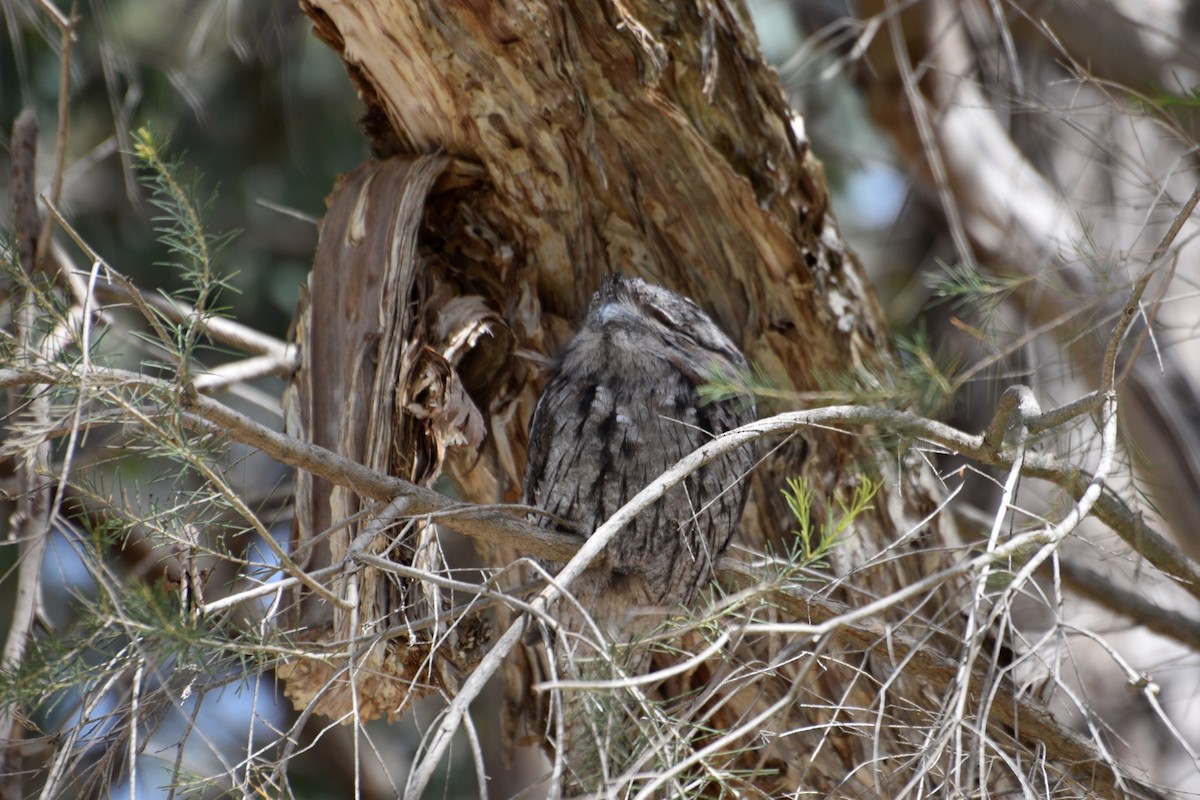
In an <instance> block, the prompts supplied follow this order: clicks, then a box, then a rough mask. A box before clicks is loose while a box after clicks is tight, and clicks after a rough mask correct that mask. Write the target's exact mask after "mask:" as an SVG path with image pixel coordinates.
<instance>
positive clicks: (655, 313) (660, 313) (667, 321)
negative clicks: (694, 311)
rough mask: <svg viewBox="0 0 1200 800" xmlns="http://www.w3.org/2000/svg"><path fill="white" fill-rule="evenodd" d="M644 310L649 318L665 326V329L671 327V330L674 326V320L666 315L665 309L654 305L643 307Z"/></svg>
mask: <svg viewBox="0 0 1200 800" xmlns="http://www.w3.org/2000/svg"><path fill="white" fill-rule="evenodd" d="M645 309H646V313H647V314H648V315H649V316H650V317H651V318H653V319H655V320H657V321H658V322H661V323H662V324H663V325H666V326H667V327H671V328H673V327H675V326H676V322H675V319H674V318H673V317H672V316H671V315H670V314H668V313H667V312H666V310H665V309H662V308H660V307H659V306H656V305H647V306H646V307H645Z"/></svg>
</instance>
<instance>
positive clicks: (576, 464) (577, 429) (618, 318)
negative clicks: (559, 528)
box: [525, 275, 754, 622]
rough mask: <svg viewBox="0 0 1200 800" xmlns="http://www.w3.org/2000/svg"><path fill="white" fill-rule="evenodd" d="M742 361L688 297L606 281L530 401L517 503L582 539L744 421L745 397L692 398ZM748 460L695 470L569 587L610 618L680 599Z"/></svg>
mask: <svg viewBox="0 0 1200 800" xmlns="http://www.w3.org/2000/svg"><path fill="white" fill-rule="evenodd" d="M745 365H746V359H745V357H743V356H742V354H741V352H739V351H738V348H737V346H736V345H734V343H733V342H732V341H730V339H729V337H728V336H726V335H725V334H724V333H723V332H722V331H721V330H720V328H718V327H717V325H716V323H715V322H713V321H712V319H711V318H709V316H708V315H707V314H705V313H704V312H703V311H701V310H700V308H699V307H698V306H697V305H696V304H695V303H693V302H692V301H691V300H688V299H687V298H685V297H682V296H680V295H678V294H675V293H674V292H671V291H669V290H667V289H664V288H662V287H661V286H655V285H653V284H649V283H646V282H645V281H643V280H641V279H638V278H624V277H621V276H620V275H616V276H612V277H610V278H608V279H607V280H606V281H605V282H604V285H603V286H602V287H601V288H600V290H599V291H598V292H596V294H595V296H593V298H592V303H591V307H590V308H589V310H588V314H587V319H586V321H585V322H584V324H583V327H582V328H581V329H580V331H579V332H578V334H576V336H575V338H574V339H572V341H571V343H570V344H569V345H568V346H567V349H566V351H565V352H564V353H563V355H562V359H561V361H560V363H559V365H558V368H557V370H556V371H555V373H554V375H553V376H552V377H551V379H550V382H549V383H548V384H547V386H546V389H545V391H544V392H543V394H542V397H541V399H540V400H539V401H538V405H537V409H536V410H535V412H534V415H533V422H532V424H531V426H530V434H529V439H530V441H529V459H528V463H527V465H526V469H525V501H526V502H527V503H528V504H530V505H534V506H537V507H539V508H543V509H545V510H546V511H549V512H551V513H552V514H555V515H556V516H558V517H561V518H563V519H566V520H570V521H571V522H572V524H573V525H574V526H575V528H576V530H577V531H579V532H581V533H584V534H585V535H590V534H591V532H592V531H593V530H595V528H596V527H597V526H599V525H600V523H602V522H604V521H605V520H606V519H608V517H609V516H610V515H611V514H612V513H613V512H615V511H616V510H617V509H619V508H620V507H621V506H622V505H624V504H625V502H626V501H628V500H629V499H630V498H632V497H633V496H634V495H635V494H636V493H637V492H639V491H641V489H643V488H644V487H645V486H646V485H647V484H648V483H650V482H651V481H652V480H654V479H655V478H656V477H658V476H659V474H661V473H662V472H663V471H664V470H665V469H667V468H668V467H670V466H671V465H672V464H674V463H675V462H676V461H678V460H679V459H680V458H682V457H683V456H685V455H687V454H688V453H690V452H692V451H693V450H695V449H696V448H697V447H699V446H700V445H702V444H704V443H705V442H707V441H709V440H710V439H711V438H712V437H713V436H715V435H716V434H719V433H722V432H724V431H727V430H730V429H732V428H735V427H737V426H739V425H742V424H744V423H746V422H748V421H750V420H751V419H753V416H754V409H753V406H752V405H751V404H750V403H749V401H747V400H746V399H743V398H734V399H731V400H727V401H722V402H714V403H707V404H702V403H701V401H700V396H699V392H698V387H699V386H700V385H702V384H703V383H705V382H706V380H708V379H709V378H710V377H711V370H712V368H713V367H717V368H721V369H723V371H724V372H725V373H726V374H733V372H734V371H735V370H738V369H740V368H743V367H745ZM751 464H752V453H751V451H750V449H749V448H746V449H743V450H741V451H738V452H736V453H734V454H732V455H730V456H728V457H725V458H722V459H719V460H717V461H714V462H713V463H711V464H709V465H707V466H706V467H704V468H702V469H700V470H699V471H697V472H695V473H693V474H692V475H691V476H689V477H688V478H687V479H686V480H685V481H684V482H683V483H682V484H680V485H679V486H677V487H675V489H673V490H672V491H671V492H669V493H668V494H667V495H666V496H665V497H663V498H662V499H661V500H659V501H658V502H657V503H656V504H655V505H653V506H651V507H650V508H649V509H647V510H646V511H644V512H643V513H642V514H641V515H639V516H638V517H637V518H636V519H634V520H633V521H632V522H631V523H629V525H628V526H626V528H625V529H624V530H622V531H621V532H620V533H618V534H617V537H616V539H615V540H613V542H612V543H611V544H610V545H609V547H608V549H607V551H606V553H605V559H604V561H603V562H601V563H596V564H594V565H593V567H592V568H591V569H590V570H589V571H588V572H587V573H585V574H584V575H583V576H581V577H580V578H579V579H578V580H577V581H576V582H575V583H574V585H573V586H572V591H573V592H574V593H575V595H576V596H577V597H579V598H580V600H581V601H583V603H584V604H585V606H586V607H587V608H588V609H589V610H590V611H592V612H593V613H594V614H596V616H597V617H598V618H599V617H604V618H607V619H608V620H609V621H610V622H611V621H616V619H617V616H618V615H619V614H621V613H622V611H623V613H624V614H628V613H630V611H632V610H634V609H636V608H638V607H644V606H648V605H649V606H673V605H676V604H680V603H687V602H689V601H690V600H691V599H692V598H693V597H694V596H695V594H696V591H697V589H698V588H699V587H700V586H702V585H703V583H704V582H705V581H706V580H707V579H708V578H709V576H710V575H711V565H712V562H713V560H714V559H715V557H716V556H717V555H719V554H720V553H721V551H722V550H724V549H725V546H726V545H727V544H728V543H729V539H730V537H731V536H733V533H734V531H735V530H736V529H737V526H738V521H739V520H740V518H741V515H742V509H743V507H744V506H745V502H746V492H747V488H748V485H749V480H748V477H747V472H748V470H749V469H750V467H751ZM534 521H536V522H537V523H538V524H540V525H543V526H545V527H551V526H553V525H554V524H555V523H554V522H553V521H552V520H549V519H547V518H546V517H544V516H539V517H535V518H534Z"/></svg>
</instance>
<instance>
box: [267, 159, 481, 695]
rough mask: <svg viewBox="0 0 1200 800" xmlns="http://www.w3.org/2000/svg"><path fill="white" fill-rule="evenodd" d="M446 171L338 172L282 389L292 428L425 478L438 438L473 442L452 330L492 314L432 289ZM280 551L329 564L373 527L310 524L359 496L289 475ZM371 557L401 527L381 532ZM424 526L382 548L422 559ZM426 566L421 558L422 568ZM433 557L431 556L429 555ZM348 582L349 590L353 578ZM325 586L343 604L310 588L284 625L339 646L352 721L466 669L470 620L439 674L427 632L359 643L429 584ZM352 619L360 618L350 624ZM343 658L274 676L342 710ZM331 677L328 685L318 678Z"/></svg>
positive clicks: (448, 179)
mask: <svg viewBox="0 0 1200 800" xmlns="http://www.w3.org/2000/svg"><path fill="white" fill-rule="evenodd" d="M439 179H440V180H441V187H442V188H443V189H445V188H446V187H448V186H450V185H452V183H453V182H454V181H455V180H456V179H457V178H456V177H455V175H454V172H453V170H452V169H451V163H450V161H449V159H446V158H442V157H429V156H423V157H417V158H413V159H399V158H396V159H390V160H388V161H384V162H382V163H379V164H367V165H364V166H362V167H360V168H359V169H357V170H355V171H354V172H353V173H351V174H350V175H347V176H345V177H344V178H343V179H342V181H341V182H340V184H339V185H338V187H337V189H336V191H335V192H334V195H333V197H332V198H331V202H330V213H329V214H328V216H326V218H325V221H324V223H323V225H322V228H321V237H320V242H319V244H318V247H317V255H316V259H315V262H314V265H313V272H312V276H311V278H310V285H309V292H308V297H307V299H306V303H307V307H306V309H305V310H304V311H303V312H302V313H301V315H300V319H299V321H298V325H297V330H298V334H297V335H298V339H299V340H300V342H301V343H302V345H303V346H302V347H301V354H302V360H301V366H300V369H299V371H298V373H297V377H296V380H295V381H294V383H293V387H292V389H291V391H290V392H289V394H288V398H287V401H286V403H285V406H286V408H287V424H288V429H289V432H293V433H294V434H295V435H298V436H300V437H301V438H304V439H305V440H307V441H311V442H313V443H315V444H318V445H321V446H322V447H327V448H329V449H331V450H335V451H337V452H338V453H340V454H342V455H345V456H348V457H349V458H352V459H354V460H355V461H357V462H359V463H361V464H364V465H366V466H368V467H370V468H372V469H376V470H379V471H381V472H385V473H388V474H392V475H397V476H400V477H403V478H405V479H407V480H410V481H412V482H413V483H417V484H421V485H426V486H428V485H429V484H431V483H432V482H433V480H434V479H435V478H436V477H437V476H438V474H440V472H441V466H442V461H443V459H444V458H445V454H446V448H447V447H449V446H452V445H465V446H467V447H469V448H470V449H471V450H472V451H473V450H474V449H476V448H478V446H479V444H480V442H481V440H482V438H483V420H482V418H481V416H480V414H479V410H478V409H477V408H476V407H475V405H474V403H473V402H472V401H471V399H470V397H469V396H468V394H467V392H466V391H465V389H464V388H463V386H462V383H461V381H460V380H459V377H458V373H457V371H456V370H455V367H454V364H453V363H452V362H453V361H454V360H456V359H457V357H458V356H459V355H461V352H462V349H463V343H464V341H471V340H472V339H473V337H476V336H478V335H480V332H481V331H482V330H486V327H487V325H488V324H489V322H490V321H491V319H492V317H493V316H494V315H489V314H488V313H487V310H486V308H485V307H484V306H483V304H482V303H479V302H475V303H471V302H469V300H468V299H467V298H464V297H456V296H455V293H452V292H448V291H446V290H444V289H443V288H441V286H440V280H439V275H438V273H435V272H432V271H429V270H427V269H425V268H424V267H425V261H424V259H423V258H422V257H421V256H420V254H419V253H418V248H417V239H418V231H419V229H420V226H421V224H422V219H423V216H424V212H425V206H426V202H427V199H428V195H429V193H430V192H431V191H436V188H435V187H436V186H437V185H438V181H439ZM296 485H297V489H296V500H297V503H296V505H297V509H296V517H295V530H294V533H293V542H292V544H293V547H294V549H295V552H296V553H297V556H298V557H297V560H298V561H302V563H304V564H305V566H306V567H307V568H308V569H310V570H311V569H317V568H320V567H323V566H327V565H329V564H331V563H335V562H338V561H340V560H341V559H342V558H343V557H344V556H345V555H346V551H347V548H348V546H349V543H350V542H351V541H352V540H353V539H354V537H355V536H356V535H357V534H358V533H360V532H361V531H363V530H364V529H365V528H366V527H367V526H368V525H369V524H370V523H371V520H372V518H373V517H374V514H372V513H368V514H365V515H364V516H363V517H362V518H360V519H359V520H357V521H355V522H354V523H352V524H348V525H346V526H344V527H343V528H341V529H340V530H339V531H338V532H336V533H335V535H332V536H328V537H326V538H320V534H321V533H322V532H323V531H327V530H329V529H330V528H331V527H332V526H334V525H336V524H338V523H341V522H343V521H344V520H347V519H351V518H353V517H354V515H356V514H358V513H359V512H360V511H364V510H368V511H369V510H370V509H369V508H367V507H365V506H364V505H363V504H362V503H361V502H360V499H359V497H358V496H357V495H355V494H354V493H353V492H351V491H349V490H348V489H346V488H344V487H336V486H332V485H331V484H329V483H328V482H326V481H324V480H322V479H320V478H315V477H313V476H312V475H310V474H309V473H306V472H303V471H300V472H298V474H297V481H296ZM381 533H384V534H386V535H381V536H380V537H379V538H378V541H377V543H376V546H375V547H376V552H379V551H382V550H384V549H387V548H388V546H389V545H390V544H391V540H392V538H393V536H396V535H397V533H398V531H390V532H389V531H387V529H385V530H384V531H382V532H381ZM427 535H428V532H427V531H426V530H425V527H424V526H415V527H414V528H413V529H412V530H410V531H409V532H408V533H407V534H406V536H405V537H404V538H403V539H402V540H401V541H400V542H399V545H400V546H399V547H397V548H396V549H395V550H394V551H392V555H391V557H392V558H394V559H395V560H397V561H399V562H400V563H402V564H405V565H413V564H414V563H416V562H418V561H419V559H421V558H423V557H427V554H428V553H429V552H430V550H429V549H428V548H427V547H425V545H426V544H427V542H426V538H427ZM426 566H430V565H426ZM434 566H436V565H434ZM351 584H353V585H351ZM330 588H331V589H332V590H333V591H334V593H335V594H336V595H337V596H338V597H339V598H341V599H343V600H348V601H349V602H350V603H351V605H354V604H356V603H357V607H356V608H355V609H354V610H353V611H347V610H343V609H341V608H334V607H332V606H330V605H329V604H327V603H324V602H321V601H320V599H319V598H316V597H314V596H312V595H303V594H301V596H300V597H298V598H297V599H298V600H299V602H298V603H297V604H296V609H297V611H298V612H299V616H298V618H297V619H294V620H293V622H294V624H297V625H299V626H300V634H301V636H302V638H304V639H305V640H307V641H310V642H320V641H329V640H333V641H348V640H349V641H352V642H354V643H355V645H354V650H355V653H354V662H355V663H354V669H355V670H359V669H362V668H364V667H366V668H367V669H363V673H364V674H363V675H362V676H355V688H356V689H357V691H358V692H359V693H360V698H359V701H358V710H359V713H361V714H362V715H363V717H364V718H373V717H376V716H380V715H382V714H391V713H393V712H394V711H396V710H397V709H399V708H402V707H404V706H405V704H406V703H407V702H409V701H411V700H412V699H415V698H417V697H420V696H422V695H423V694H425V693H427V692H429V691H433V690H436V689H438V688H446V687H444V686H443V682H444V681H446V680H450V681H451V683H453V682H454V679H453V677H452V673H453V672H454V670H455V669H456V668H462V667H466V666H469V665H470V663H471V662H472V661H473V660H474V659H475V658H476V656H475V655H474V652H475V651H476V650H477V648H478V647H479V646H480V645H481V644H483V640H484V635H483V634H484V631H483V630H482V628H478V627H476V628H472V626H471V624H470V623H469V622H467V624H465V626H463V627H459V628H457V629H456V631H457V632H456V633H455V634H452V635H450V636H449V638H448V639H445V640H444V642H443V646H442V648H441V649H440V650H439V655H440V656H441V657H440V658H438V659H437V660H436V661H437V663H438V664H439V665H441V670H440V671H439V673H438V674H436V675H435V674H420V670H421V665H422V663H423V662H424V661H425V660H426V658H427V657H428V655H429V653H430V651H431V645H430V644H429V643H430V641H434V640H435V638H434V637H443V636H446V631H445V630H441V629H438V628H434V629H431V630H429V631H426V632H423V633H422V634H421V635H419V636H416V637H409V638H406V639H404V640H392V641H390V642H388V643H386V644H384V643H380V642H378V641H376V640H375V639H371V638H366V639H364V638H363V637H364V636H367V635H368V634H369V633H371V632H376V631H377V630H378V625H376V624H375V623H376V622H377V621H379V620H387V619H390V618H392V617H393V616H394V615H398V616H399V618H402V619H415V618H418V617H423V616H428V614H429V613H430V612H431V611H433V610H435V609H436V610H441V606H442V605H443V603H442V601H441V600H440V599H439V598H438V597H437V595H436V590H433V591H432V592H431V593H430V594H428V595H427V594H426V588H427V587H424V586H422V585H421V584H419V583H414V585H413V586H411V587H408V589H407V590H406V591H403V592H401V591H397V590H396V587H394V586H393V585H391V584H389V583H387V582H386V580H385V579H384V577H383V576H382V574H381V573H379V572H378V571H376V570H370V569H364V570H362V571H361V572H359V573H358V574H357V575H356V576H343V577H341V578H339V579H337V580H335V581H333V584H332V586H330ZM356 619H357V620H358V621H360V623H359V624H357V625H356ZM346 665H347V661H346V655H345V653H342V655H341V656H340V657H338V656H336V655H334V656H331V657H330V658H328V659H325V660H321V661H317V660H307V661H302V662H298V663H295V664H291V665H289V666H288V667H286V668H285V669H283V670H282V672H281V674H282V675H283V676H284V677H285V678H286V680H287V690H288V694H289V696H290V697H291V698H292V699H293V701H294V702H296V703H297V704H299V705H304V704H307V703H310V702H312V701H313V700H314V699H315V698H318V697H319V698H320V699H319V700H318V701H317V705H316V708H317V710H319V711H321V712H322V713H325V714H327V715H329V716H332V717H334V718H344V716H345V714H346V712H347V711H348V710H349V709H350V708H351V698H350V695H349V692H350V690H351V688H350V684H349V679H348V676H347V675H346V674H345V673H344V672H341V673H340V674H339V670H342V669H343V668H344V667H346ZM331 679H332V683H333V685H334V688H333V689H332V690H325V691H324V692H323V693H322V687H324V685H325V684H326V683H327V682H328V681H330V680H331Z"/></svg>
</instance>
